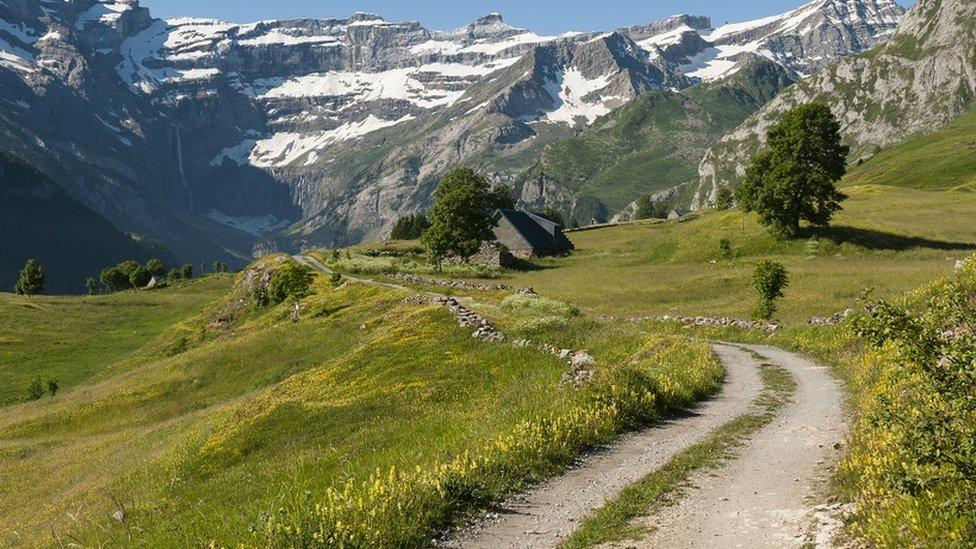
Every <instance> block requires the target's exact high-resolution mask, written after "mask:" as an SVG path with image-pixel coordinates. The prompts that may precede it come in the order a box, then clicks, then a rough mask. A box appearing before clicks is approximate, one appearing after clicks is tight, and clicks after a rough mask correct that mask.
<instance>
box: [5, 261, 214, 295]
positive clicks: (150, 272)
mask: <svg viewBox="0 0 976 549" xmlns="http://www.w3.org/2000/svg"><path fill="white" fill-rule="evenodd" d="M200 266H201V271H205V270H206V269H207V267H208V265H207V264H206V263H201V264H200ZM209 267H210V269H211V272H213V273H226V272H228V271H229V270H230V269H229V267H228V266H227V264H226V263H224V262H222V261H215V262H213V263H212V264H210V265H209ZM163 275H165V277H166V281H167V282H176V281H178V280H189V279H191V278H193V264H192V263H184V264H183V265H181V266H179V267H173V268H171V269H169V270H168V271H167V269H166V265H165V263H163V261H162V260H160V259H150V260H149V261H147V262H146V263H145V264H140V263H139V262H137V261H134V260H131V259H129V260H126V261H122V262H119V263H117V264H115V265H112V266H110V267H106V268H104V269H102V271H101V273H99V275H98V278H97V279H96V278H95V277H93V276H90V277H88V279H87V280H85V293H87V294H88V295H95V294H97V293H99V291H100V290H104V291H109V292H121V291H123V290H131V289H136V288H145V287H146V286H148V285H149V283H150V282H151V281H152V279H153V278H154V277H156V278H157V279H162V278H163ZM45 279H46V275H45V272H44V267H43V266H42V265H41V264H40V263H39V262H38V261H37V260H36V259H34V258H31V259H28V260H27V262H26V263H25V264H24V267H23V268H22V269H21V270H20V275H19V276H18V278H17V282H16V283H15V284H14V292H15V293H16V294H18V295H23V296H27V297H31V296H34V295H38V294H41V293H43V292H44V282H45ZM99 282H101V284H102V288H99Z"/></svg>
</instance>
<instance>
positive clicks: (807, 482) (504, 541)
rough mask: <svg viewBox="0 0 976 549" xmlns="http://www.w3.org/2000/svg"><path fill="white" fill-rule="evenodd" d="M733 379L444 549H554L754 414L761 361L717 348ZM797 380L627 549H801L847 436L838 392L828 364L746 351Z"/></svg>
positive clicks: (514, 503) (742, 352) (773, 352)
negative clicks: (689, 452)
mask: <svg viewBox="0 0 976 549" xmlns="http://www.w3.org/2000/svg"><path fill="white" fill-rule="evenodd" d="M714 348H715V351H716V353H717V354H718V356H719V358H720V359H721V360H722V362H723V363H724V364H725V366H726V368H727V371H728V377H727V380H726V384H725V387H724V389H723V391H722V393H721V394H720V395H719V396H718V397H717V398H714V399H712V400H709V401H706V402H704V403H702V404H701V405H700V406H699V407H698V408H697V409H695V410H693V411H692V413H690V414H688V415H687V416H684V417H679V418H675V419H673V420H671V421H669V422H666V423H663V424H661V425H659V426H656V427H654V428H651V429H648V430H645V431H642V432H639V433H636V434H632V435H628V436H626V437H624V438H623V439H622V440H621V441H619V442H618V443H617V444H614V445H613V446H611V447H609V448H607V449H606V450H604V451H602V452H599V453H596V454H594V455H592V456H590V457H589V458H587V459H586V460H585V461H584V462H583V463H582V464H580V465H579V466H578V467H576V468H574V469H572V470H571V471H569V472H568V473H566V474H565V475H563V476H561V477H558V478H555V479H553V480H551V481H549V482H547V483H545V484H542V485H540V486H538V487H536V488H535V489H533V490H532V491H530V492H529V493H527V494H524V495H522V496H520V497H519V498H517V499H515V500H513V501H511V502H508V503H507V504H506V505H505V506H504V507H503V508H502V509H501V510H499V512H498V514H497V516H495V517H494V518H489V519H488V520H486V521H483V522H481V523H479V524H478V525H476V526H474V527H472V528H469V529H468V530H465V531H463V532H461V533H459V534H457V535H456V536H455V537H453V538H451V539H449V540H447V541H446V542H444V543H443V545H444V546H446V547H463V548H478V547H485V548H488V547H491V548H504V547H511V548H514V547H519V548H529V547H554V546H556V545H558V544H559V542H560V541H562V540H563V539H565V538H566V537H567V536H569V534H571V533H572V532H573V530H575V528H576V527H577V525H578V524H579V523H580V522H581V521H582V520H583V519H584V518H585V517H586V516H587V515H588V514H589V513H590V512H591V511H593V510H594V509H596V508H599V507H600V506H602V505H603V504H604V502H606V501H607V500H609V499H611V498H613V497H614V496H615V495H617V494H618V493H619V492H620V490H622V489H623V488H624V487H626V486H627V485H628V484H630V483H632V482H634V481H637V480H638V479H640V478H642V477H643V476H645V475H647V474H648V473H650V472H652V471H654V470H655V469H657V468H659V467H660V466H662V465H663V464H664V463H666V462H667V461H668V460H669V459H670V458H671V457H672V456H674V455H675V454H676V453H678V452H679V451H681V450H682V449H684V448H686V447H688V446H690V445H691V444H694V443H695V442H698V441H700V440H702V439H703V438H705V437H706V436H707V435H708V434H709V433H710V432H711V431H712V430H714V429H715V428H717V427H719V426H721V425H723V424H724V423H726V422H728V421H730V420H732V419H734V418H736V417H738V416H740V415H742V414H745V413H747V412H750V411H752V410H753V407H752V406H753V405H752V402H753V400H754V399H755V397H756V396H757V395H758V394H759V392H760V390H761V382H760V379H759V374H758V367H759V361H757V360H756V359H755V358H754V357H753V356H752V355H751V353H749V352H747V351H745V350H743V349H741V348H738V347H734V346H728V345H715V346H714ZM749 348H750V349H751V350H754V351H756V352H758V353H760V354H762V355H763V356H765V357H767V358H768V359H769V361H770V362H774V363H776V364H778V365H780V366H782V367H784V368H786V369H787V370H788V371H789V372H790V373H791V374H792V375H793V376H794V377H795V379H796V382H797V391H796V394H795V398H794V402H793V403H791V404H789V405H787V406H786V407H785V408H784V409H783V410H782V412H781V414H780V416H779V417H778V418H777V419H776V420H775V421H773V422H772V423H771V424H770V425H769V426H767V427H766V428H764V429H762V430H761V431H760V432H759V433H758V434H757V435H756V436H755V437H753V439H752V440H751V441H750V442H749V443H748V445H747V446H746V447H745V448H744V449H743V451H742V453H741V454H740V456H739V458H738V459H735V460H733V461H732V462H730V463H729V464H727V465H726V466H724V467H723V468H721V469H720V470H718V471H717V472H716V471H711V472H709V473H706V474H703V475H701V476H700V478H694V479H693V482H694V484H695V485H696V486H697V488H695V489H691V490H689V492H688V494H687V495H686V496H685V497H684V498H683V499H682V500H681V501H680V503H678V504H677V505H676V506H674V507H670V508H667V509H665V510H664V511H663V512H662V513H661V514H659V515H658V516H656V517H655V518H653V519H646V521H647V525H648V526H651V527H652V528H654V529H655V530H654V531H653V532H652V533H651V535H650V536H648V537H647V538H646V539H644V540H641V541H639V542H636V543H635V542H626V543H625V544H624V545H625V546H627V547H633V546H635V545H636V546H640V547H764V546H769V547H789V546H800V545H802V544H803V543H804V542H805V541H807V540H806V535H807V533H808V532H809V531H810V527H811V526H812V523H813V521H814V511H813V508H814V507H815V506H816V505H818V504H820V503H821V502H822V499H823V496H824V487H825V486H826V477H827V475H828V474H829V470H828V467H829V465H830V464H831V463H833V462H834V460H835V459H836V454H837V453H838V452H837V450H835V448H834V445H835V444H837V443H840V442H841V441H842V440H843V437H844V433H845V432H846V424H845V421H844V416H843V410H842V397H841V392H840V388H839V387H838V384H837V382H836V381H835V380H834V379H833V378H832V377H831V376H830V374H829V372H828V371H827V370H826V368H824V367H822V366H820V365H818V364H815V363H813V362H810V361H809V360H806V359H804V358H802V357H799V356H796V355H793V354H791V353H787V352H784V351H781V350H778V349H774V348H770V347H758V346H757V347H749Z"/></svg>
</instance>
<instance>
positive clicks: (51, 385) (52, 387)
mask: <svg viewBox="0 0 976 549" xmlns="http://www.w3.org/2000/svg"><path fill="white" fill-rule="evenodd" d="M58 389H60V386H59V385H58V382H57V381H55V380H53V379H49V380H47V392H48V394H50V395H51V396H52V397H53V396H54V395H56V394H58Z"/></svg>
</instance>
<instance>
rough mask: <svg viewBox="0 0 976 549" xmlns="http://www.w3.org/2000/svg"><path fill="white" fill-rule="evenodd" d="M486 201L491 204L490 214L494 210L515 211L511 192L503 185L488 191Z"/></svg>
mask: <svg viewBox="0 0 976 549" xmlns="http://www.w3.org/2000/svg"><path fill="white" fill-rule="evenodd" d="M471 173H474V172H471ZM488 200H489V201H490V202H491V205H490V206H489V208H490V209H491V212H489V213H495V210H514V209H515V199H514V198H512V191H511V190H509V188H508V187H506V186H504V185H499V186H497V187H495V188H494V189H492V190H491V191H489V193H488Z"/></svg>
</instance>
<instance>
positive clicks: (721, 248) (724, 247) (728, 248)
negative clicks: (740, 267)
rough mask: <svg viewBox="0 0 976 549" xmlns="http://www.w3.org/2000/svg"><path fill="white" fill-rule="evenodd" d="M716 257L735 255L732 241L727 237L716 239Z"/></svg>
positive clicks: (722, 257)
mask: <svg viewBox="0 0 976 549" xmlns="http://www.w3.org/2000/svg"><path fill="white" fill-rule="evenodd" d="M718 257H719V259H732V258H733V257H735V252H734V251H733V250H732V241H731V240H729V239H728V238H723V239H722V240H719V241H718Z"/></svg>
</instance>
